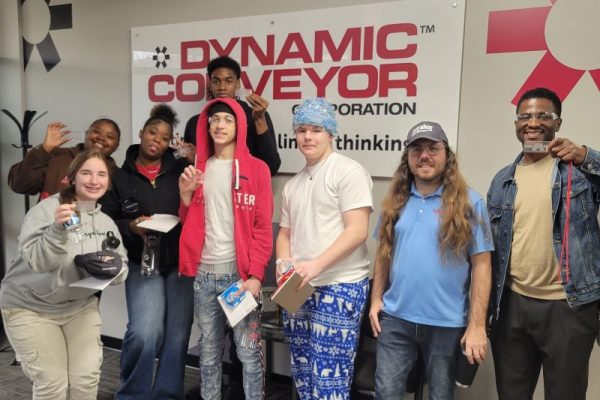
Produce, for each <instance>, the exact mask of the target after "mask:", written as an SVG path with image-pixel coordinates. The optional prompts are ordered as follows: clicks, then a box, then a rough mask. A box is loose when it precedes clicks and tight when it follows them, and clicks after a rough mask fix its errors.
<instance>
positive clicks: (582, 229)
mask: <svg viewBox="0 0 600 400" xmlns="http://www.w3.org/2000/svg"><path fill="white" fill-rule="evenodd" d="M522 158H523V153H521V154H519V156H518V157H517V159H516V160H515V161H514V162H513V163H512V164H511V165H508V166H506V167H504V168H503V169H501V170H500V172H498V173H497V174H496V176H495V177H494V180H493V181H492V184H491V185H490V189H489V191H488V196H487V206H488V212H489V216H490V221H491V225H492V233H493V235H494V246H495V249H496V250H495V251H494V252H493V253H492V270H493V272H492V274H493V286H492V296H491V297H490V313H491V314H492V316H493V317H495V318H498V315H499V313H500V299H501V297H502V290H503V288H504V284H505V281H506V275H507V272H508V269H509V263H510V252H511V244H512V233H513V219H514V204H515V197H516V194H517V184H516V181H515V179H514V176H515V170H516V168H517V165H518V164H519V162H520V161H521V159H522ZM568 168H569V164H568V163H565V162H557V163H556V164H555V167H554V170H553V173H552V176H553V178H552V182H553V184H552V218H553V220H554V223H553V229H552V231H553V234H552V235H553V245H554V252H555V253H556V258H557V260H558V259H559V258H560V251H561V247H562V242H563V231H564V227H565V202H566V195H567V176H568ZM571 185H572V190H571V192H572V196H571V223H570V229H571V230H570V232H569V268H570V276H569V280H568V281H567V282H565V283H563V289H564V290H565V294H566V298H567V302H568V304H569V305H570V306H571V307H575V306H578V305H582V304H586V303H590V302H592V301H596V300H598V299H600V226H599V225H598V219H597V215H598V206H599V204H600V152H598V151H596V150H592V149H590V148H588V153H587V156H586V158H585V161H584V162H583V163H582V164H581V165H580V166H578V167H576V166H573V175H572V182H571ZM563 264H564V263H563ZM561 276H562V279H563V282H564V281H565V280H566V277H567V274H566V268H565V266H564V265H561Z"/></svg>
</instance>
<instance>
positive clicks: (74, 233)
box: [63, 211, 83, 243]
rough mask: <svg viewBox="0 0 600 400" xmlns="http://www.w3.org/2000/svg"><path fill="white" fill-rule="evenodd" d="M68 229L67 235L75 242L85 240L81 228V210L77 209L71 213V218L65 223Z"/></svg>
mask: <svg viewBox="0 0 600 400" xmlns="http://www.w3.org/2000/svg"><path fill="white" fill-rule="evenodd" d="M63 226H64V227H65V229H66V230H67V236H68V237H69V240H72V241H73V242H75V243H79V242H81V241H82V240H83V230H82V229H81V215H80V214H79V211H75V212H74V213H73V214H71V218H70V219H69V220H68V221H67V222H65V223H64V224H63Z"/></svg>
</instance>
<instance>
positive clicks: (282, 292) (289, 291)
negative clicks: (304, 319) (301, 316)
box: [271, 271, 315, 314]
mask: <svg viewBox="0 0 600 400" xmlns="http://www.w3.org/2000/svg"><path fill="white" fill-rule="evenodd" d="M301 283H302V277H301V276H300V275H298V273H297V272H295V271H294V272H293V273H292V274H291V275H290V277H289V278H288V279H287V280H286V281H285V282H283V283H282V284H281V286H279V288H277V290H276V291H275V293H273V295H272V296H271V300H272V301H273V302H275V303H277V304H279V305H280V306H281V307H283V308H285V309H286V310H287V312H289V313H292V314H293V313H295V312H296V311H298V309H299V308H300V306H302V304H304V302H305V301H306V299H308V298H309V297H310V295H312V294H313V293H314V291H315V288H314V287H312V286H311V285H310V284H306V285H304V287H302V288H301V289H298V286H300V284H301Z"/></svg>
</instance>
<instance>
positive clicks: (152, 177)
mask: <svg viewBox="0 0 600 400" xmlns="http://www.w3.org/2000/svg"><path fill="white" fill-rule="evenodd" d="M135 166H136V168H137V170H138V172H139V173H140V174H142V175H144V176H145V177H146V178H148V180H149V181H150V184H151V185H152V187H153V188H156V178H157V177H158V174H159V172H160V166H161V163H160V162H159V163H158V165H156V167H154V168H148V167H146V166H144V165H142V163H141V162H139V161H138V162H136V163H135Z"/></svg>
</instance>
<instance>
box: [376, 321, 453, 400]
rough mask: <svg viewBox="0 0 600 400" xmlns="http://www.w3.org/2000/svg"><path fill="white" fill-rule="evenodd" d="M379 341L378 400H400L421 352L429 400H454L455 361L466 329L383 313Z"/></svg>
mask: <svg viewBox="0 0 600 400" xmlns="http://www.w3.org/2000/svg"><path fill="white" fill-rule="evenodd" d="M379 322H380V324H381V333H380V334H379V338H378V339H377V370H376V372H375V393H376V396H377V399H378V400H390V399H398V400H400V399H401V398H402V396H403V395H404V393H405V392H406V381H407V379H408V373H409V372H410V369H411V368H412V366H413V364H414V363H415V361H416V359H417V351H418V350H419V349H420V350H421V353H422V354H423V359H424V361H425V370H426V373H427V382H428V386H429V399H430V400H452V399H454V380H455V370H456V359H457V356H458V354H459V350H460V339H461V338H462V335H463V334H464V331H465V328H445V327H438V326H430V325H422V324H415V323H413V322H409V321H405V320H403V319H400V318H396V317H392V316H391V315H389V314H386V313H384V312H382V313H381V314H380V321H379Z"/></svg>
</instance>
